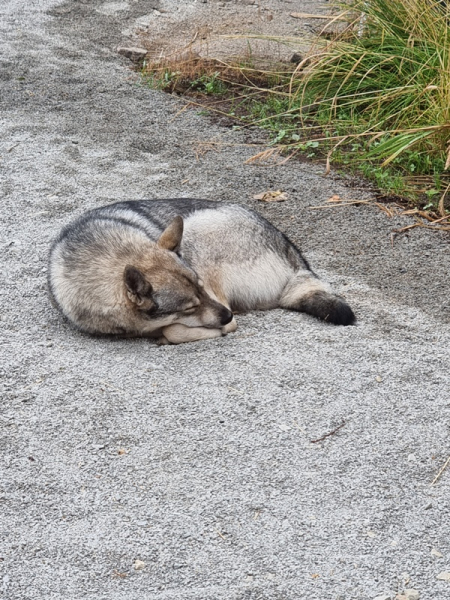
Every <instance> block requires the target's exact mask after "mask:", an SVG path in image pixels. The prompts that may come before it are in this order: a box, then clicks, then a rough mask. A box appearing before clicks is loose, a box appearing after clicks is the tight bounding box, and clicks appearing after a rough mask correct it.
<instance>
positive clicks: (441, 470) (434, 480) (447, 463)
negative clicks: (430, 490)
mask: <svg viewBox="0 0 450 600" xmlns="http://www.w3.org/2000/svg"><path fill="white" fill-rule="evenodd" d="M449 463H450V456H449V457H448V458H447V460H446V461H445V463H444V466H443V467H442V468H441V469H440V471H439V473H438V474H437V475H436V477H435V478H434V479H433V481H432V482H431V484H430V485H434V484H435V483H436V482H437V481H438V479H439V478H440V476H441V475H442V473H443V472H444V471H445V469H446V468H447V467H448V465H449Z"/></svg>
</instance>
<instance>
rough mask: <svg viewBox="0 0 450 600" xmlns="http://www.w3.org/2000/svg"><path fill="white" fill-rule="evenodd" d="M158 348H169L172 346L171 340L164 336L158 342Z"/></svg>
mask: <svg viewBox="0 0 450 600" xmlns="http://www.w3.org/2000/svg"><path fill="white" fill-rule="evenodd" d="M156 343H157V344H158V346H167V345H169V344H170V342H169V340H168V339H167V338H166V337H164V336H163V335H162V336H161V337H159V338H158V339H157V340H156Z"/></svg>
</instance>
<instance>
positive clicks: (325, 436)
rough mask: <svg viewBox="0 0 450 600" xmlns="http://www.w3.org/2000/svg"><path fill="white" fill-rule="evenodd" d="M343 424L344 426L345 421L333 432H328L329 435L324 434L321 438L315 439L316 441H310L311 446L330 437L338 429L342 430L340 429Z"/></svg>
mask: <svg viewBox="0 0 450 600" xmlns="http://www.w3.org/2000/svg"><path fill="white" fill-rule="evenodd" d="M345 424H346V423H345V421H342V423H341V424H340V425H338V426H337V427H336V428H335V429H333V431H330V432H329V433H326V434H325V435H323V436H322V437H320V438H317V440H310V442H311V444H317V442H321V441H322V440H324V439H325V438H327V437H330V435H334V434H335V433H336V432H337V431H339V429H342V427H344V425H345Z"/></svg>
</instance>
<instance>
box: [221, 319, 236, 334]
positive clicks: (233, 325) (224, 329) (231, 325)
mask: <svg viewBox="0 0 450 600" xmlns="http://www.w3.org/2000/svg"><path fill="white" fill-rule="evenodd" d="M236 329H237V323H236V319H235V318H234V317H233V318H232V320H231V321H230V322H229V323H227V324H226V325H224V326H223V327H222V335H227V333H233V331H236Z"/></svg>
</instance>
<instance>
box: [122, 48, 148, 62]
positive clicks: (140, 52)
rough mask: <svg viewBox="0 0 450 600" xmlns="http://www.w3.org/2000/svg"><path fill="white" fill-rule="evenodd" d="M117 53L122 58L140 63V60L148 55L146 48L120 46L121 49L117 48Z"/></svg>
mask: <svg viewBox="0 0 450 600" xmlns="http://www.w3.org/2000/svg"><path fill="white" fill-rule="evenodd" d="M117 52H118V54H120V55H121V56H125V58H129V59H130V60H132V61H133V62H139V61H140V60H142V59H143V58H145V57H146V55H147V50H146V49H145V48H139V47H137V46H130V47H125V46H119V48H117Z"/></svg>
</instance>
